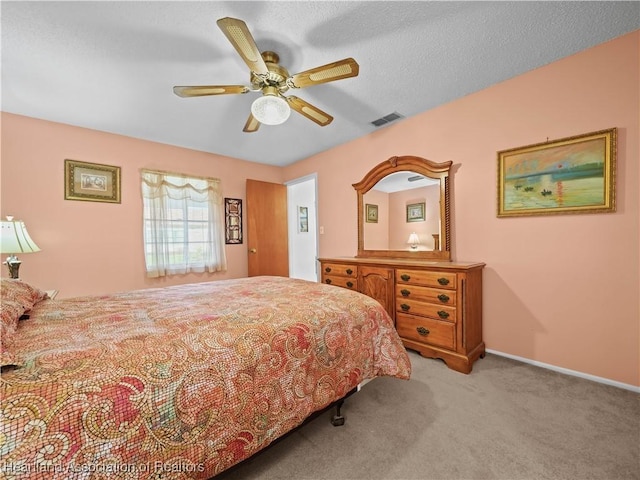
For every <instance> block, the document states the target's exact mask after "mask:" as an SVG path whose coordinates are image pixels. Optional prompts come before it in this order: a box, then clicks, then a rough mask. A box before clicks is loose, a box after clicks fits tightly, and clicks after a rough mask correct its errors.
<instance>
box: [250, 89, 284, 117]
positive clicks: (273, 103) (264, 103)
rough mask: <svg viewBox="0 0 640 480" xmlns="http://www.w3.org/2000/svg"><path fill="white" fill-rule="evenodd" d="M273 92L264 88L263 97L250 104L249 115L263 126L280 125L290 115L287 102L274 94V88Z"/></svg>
mask: <svg viewBox="0 0 640 480" xmlns="http://www.w3.org/2000/svg"><path fill="white" fill-rule="evenodd" d="M273 90H274V91H272V90H268V87H267V88H265V92H264V95H263V96H262V97H259V98H257V99H256V100H255V101H254V102H253V103H252V104H251V114H252V115H253V116H254V117H255V119H256V120H258V121H259V122H260V123H264V124H265V125H280V124H281V123H284V122H286V121H287V119H288V118H289V115H291V108H290V107H289V104H288V103H287V101H286V100H285V99H284V98H282V97H281V96H279V95H278V94H277V93H276V92H277V90H276V89H275V88H274V89H273Z"/></svg>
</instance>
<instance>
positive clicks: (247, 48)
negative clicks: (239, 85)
mask: <svg viewBox="0 0 640 480" xmlns="http://www.w3.org/2000/svg"><path fill="white" fill-rule="evenodd" d="M217 23H218V26H219V27H220V29H221V30H222V33H224V34H225V36H226V37H227V38H228V39H229V41H230V42H231V44H232V45H233V47H234V48H235V49H236V50H237V52H238V53H239V54H240V56H241V57H242V59H243V60H244V63H246V64H247V66H248V67H249V69H250V70H251V71H252V72H253V73H255V74H257V75H268V74H269V69H268V68H267V65H266V63H264V60H263V58H262V55H260V51H259V50H258V47H257V45H256V42H255V40H254V39H253V37H252V36H251V32H249V29H248V28H247V24H246V23H244V22H243V21H242V20H239V19H237V18H231V17H225V18H221V19H220V20H218V22H217Z"/></svg>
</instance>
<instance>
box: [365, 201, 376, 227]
mask: <svg viewBox="0 0 640 480" xmlns="http://www.w3.org/2000/svg"><path fill="white" fill-rule="evenodd" d="M366 214H367V216H366V217H365V221H366V223H378V205H373V204H371V203H367V204H366Z"/></svg>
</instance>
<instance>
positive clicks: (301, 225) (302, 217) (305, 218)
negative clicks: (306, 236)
mask: <svg viewBox="0 0 640 480" xmlns="http://www.w3.org/2000/svg"><path fill="white" fill-rule="evenodd" d="M298 232H299V233H308V232H309V208H308V207H298Z"/></svg>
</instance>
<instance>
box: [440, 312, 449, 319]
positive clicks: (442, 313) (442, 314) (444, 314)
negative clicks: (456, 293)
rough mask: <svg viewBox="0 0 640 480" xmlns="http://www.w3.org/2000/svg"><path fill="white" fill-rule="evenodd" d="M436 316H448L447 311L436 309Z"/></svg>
mask: <svg viewBox="0 0 640 480" xmlns="http://www.w3.org/2000/svg"><path fill="white" fill-rule="evenodd" d="M438 316H439V317H440V318H449V313H448V312H445V311H444V310H440V311H438Z"/></svg>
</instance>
